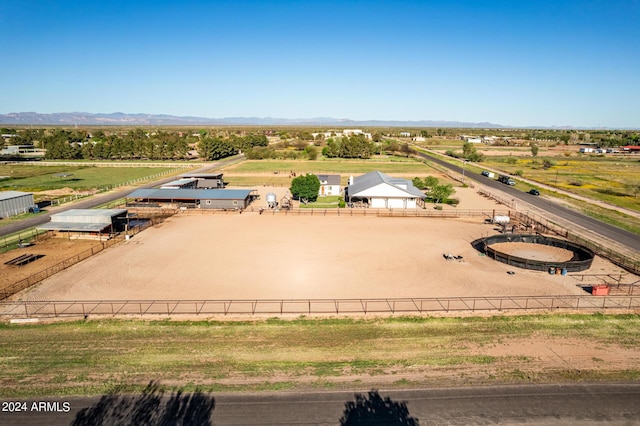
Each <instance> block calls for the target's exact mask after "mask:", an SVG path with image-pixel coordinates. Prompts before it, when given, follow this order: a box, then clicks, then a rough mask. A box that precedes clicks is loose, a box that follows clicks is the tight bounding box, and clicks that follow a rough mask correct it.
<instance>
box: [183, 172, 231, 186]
mask: <svg viewBox="0 0 640 426" xmlns="http://www.w3.org/2000/svg"><path fill="white" fill-rule="evenodd" d="M181 177H182V178H183V179H195V181H196V184H195V186H194V188H196V189H220V188H224V181H223V179H222V173H191V174H184V175H182V176H181Z"/></svg>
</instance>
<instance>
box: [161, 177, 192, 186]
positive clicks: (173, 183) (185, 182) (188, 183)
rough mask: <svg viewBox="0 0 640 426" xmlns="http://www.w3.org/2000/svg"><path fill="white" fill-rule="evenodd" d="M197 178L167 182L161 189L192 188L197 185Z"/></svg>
mask: <svg viewBox="0 0 640 426" xmlns="http://www.w3.org/2000/svg"><path fill="white" fill-rule="evenodd" d="M197 182H198V180H197V179H187V178H184V179H178V180H174V181H171V182H168V183H165V184H164V185H162V186H161V187H160V189H191V188H195V187H196V183H197Z"/></svg>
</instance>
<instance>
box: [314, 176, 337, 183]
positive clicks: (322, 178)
mask: <svg viewBox="0 0 640 426" xmlns="http://www.w3.org/2000/svg"><path fill="white" fill-rule="evenodd" d="M316 176H318V179H320V183H321V184H322V182H327V183H326V185H340V175H316Z"/></svg>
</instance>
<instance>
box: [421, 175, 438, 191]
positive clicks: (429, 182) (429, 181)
mask: <svg viewBox="0 0 640 426" xmlns="http://www.w3.org/2000/svg"><path fill="white" fill-rule="evenodd" d="M437 184H438V178H437V177H435V176H427V177H426V178H424V186H425V188H433V187H434V186H436V185H437Z"/></svg>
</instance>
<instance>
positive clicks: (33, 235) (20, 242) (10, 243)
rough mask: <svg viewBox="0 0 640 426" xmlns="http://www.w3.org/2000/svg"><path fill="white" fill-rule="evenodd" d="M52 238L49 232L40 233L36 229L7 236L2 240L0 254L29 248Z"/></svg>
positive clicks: (0, 240)
mask: <svg viewBox="0 0 640 426" xmlns="http://www.w3.org/2000/svg"><path fill="white" fill-rule="evenodd" d="M50 237H51V234H50V233H48V232H47V231H38V230H37V229H35V228H31V229H27V230H25V231H20V232H17V233H15V234H11V235H7V236H4V237H2V238H1V239H0V253H6V252H8V251H11V250H15V249H17V248H24V247H28V246H30V245H31V244H34V243H36V242H39V241H44V240H46V239H48V238H50Z"/></svg>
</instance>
